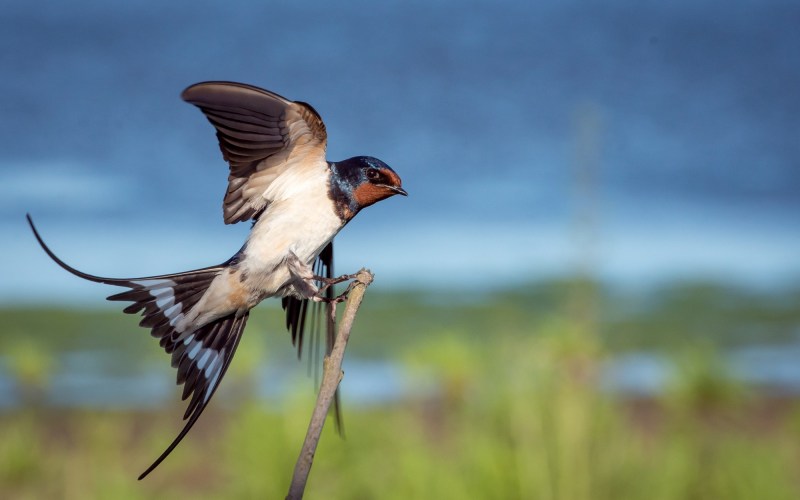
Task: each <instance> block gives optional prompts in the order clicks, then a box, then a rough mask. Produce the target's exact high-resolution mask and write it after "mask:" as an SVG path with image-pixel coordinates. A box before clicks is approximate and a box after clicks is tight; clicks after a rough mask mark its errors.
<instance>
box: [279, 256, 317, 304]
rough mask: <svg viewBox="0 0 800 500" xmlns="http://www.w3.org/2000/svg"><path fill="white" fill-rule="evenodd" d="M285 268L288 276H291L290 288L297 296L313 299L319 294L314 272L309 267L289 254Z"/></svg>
mask: <svg viewBox="0 0 800 500" xmlns="http://www.w3.org/2000/svg"><path fill="white" fill-rule="evenodd" d="M286 267H288V268H289V274H291V275H292V278H293V279H292V286H293V287H294V289H295V291H296V292H297V294H298V295H300V296H301V297H305V298H310V299H314V297H317V296H318V295H319V293H320V289H319V288H318V287H317V285H316V284H315V279H314V278H316V277H315V276H314V272H313V271H312V270H311V266H309V265H308V264H306V263H304V262H303V261H301V260H300V258H299V257H298V256H297V255H295V254H294V252H289V255H288V256H287V257H286Z"/></svg>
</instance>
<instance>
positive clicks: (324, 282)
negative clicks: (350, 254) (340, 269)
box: [312, 274, 356, 293]
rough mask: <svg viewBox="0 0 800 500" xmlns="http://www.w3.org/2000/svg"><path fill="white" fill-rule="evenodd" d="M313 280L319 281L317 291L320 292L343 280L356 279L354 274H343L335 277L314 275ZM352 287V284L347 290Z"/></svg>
mask: <svg viewBox="0 0 800 500" xmlns="http://www.w3.org/2000/svg"><path fill="white" fill-rule="evenodd" d="M312 279H313V280H314V281H316V282H318V283H321V285H320V286H319V292H320V293H322V292H324V291H325V290H327V289H328V288H330V287H332V286H333V285H338V284H339V283H344V282H345V281H351V280H354V279H356V275H355V274H343V275H341V276H338V277H336V278H326V277H325V276H317V275H314V277H313V278H312ZM351 287H352V284H351V285H350V286H349V287H348V290H349V289H350V288H351Z"/></svg>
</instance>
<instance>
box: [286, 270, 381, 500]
mask: <svg viewBox="0 0 800 500" xmlns="http://www.w3.org/2000/svg"><path fill="white" fill-rule="evenodd" d="M373 278H374V276H373V274H372V273H371V272H370V271H368V270H367V269H362V270H360V271H359V272H358V273H356V274H354V275H353V274H351V275H345V276H340V277H339V278H325V279H323V280H320V281H321V282H322V283H323V288H321V289H320V291H323V290H324V289H325V288H327V287H329V286H331V285H334V284H336V283H342V282H344V281H348V280H352V281H351V283H350V285H349V286H348V287H347V290H345V292H344V293H342V294H341V295H339V296H338V297H335V298H334V299H332V300H330V301H327V302H329V303H330V308H331V315H333V316H335V314H336V304H337V303H338V302H342V301H345V300H347V306H346V307H345V310H344V314H343V315H342V321H341V323H340V324H339V333H338V335H337V336H336V342H335V343H334V345H333V350H332V351H331V353H330V355H328V356H326V357H325V360H324V364H323V373H322V384H321V385H320V388H319V394H318V395H317V404H316V406H315V407H314V412H313V413H312V414H311V422H309V424H308V431H307V432H306V438H305V441H303V448H302V449H301V450H300V456H299V457H298V458H297V463H296V464H295V467H294V474H293V475H292V483H291V485H290V486H289V494H288V495H286V498H287V500H297V499H300V498H303V492H304V491H305V488H306V482H307V481H308V474H309V472H310V471H311V464H312V462H313V461H314V453H316V450H317V444H318V443H319V438H320V435H321V434H322V427H323V425H324V424H325V417H326V416H327V415H328V410H329V409H330V407H331V403H333V398H334V395H335V394H336V389H337V388H338V387H339V382H340V381H341V380H342V377H343V372H342V360H343V359H344V351H345V349H346V348H347V342H348V340H349V339H350V329H351V328H352V327H353V321H355V318H356V313H357V312H358V308H359V307H360V306H361V301H362V299H363V298H364V292H366V290H367V287H368V286H369V285H370V284H371V283H372V280H373ZM315 279H316V277H315ZM337 280H338V281H337Z"/></svg>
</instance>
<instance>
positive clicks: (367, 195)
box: [331, 156, 408, 220]
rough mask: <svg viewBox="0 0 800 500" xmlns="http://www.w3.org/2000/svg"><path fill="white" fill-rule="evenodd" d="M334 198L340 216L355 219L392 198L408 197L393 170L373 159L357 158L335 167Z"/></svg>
mask: <svg viewBox="0 0 800 500" xmlns="http://www.w3.org/2000/svg"><path fill="white" fill-rule="evenodd" d="M331 170H332V174H333V175H332V177H331V197H332V198H333V201H334V203H336V205H337V207H340V208H339V209H340V216H342V217H343V218H344V219H348V220H349V219H351V218H352V217H353V216H355V214H356V213H358V211H359V210H361V209H362V208H366V207H368V206H370V205H372V204H374V203H377V202H379V201H381V200H385V199H386V198H389V197H390V196H394V195H396V194H402V195H403V196H408V193H406V190H405V189H403V187H402V181H401V180H400V176H398V175H397V174H396V173H395V171H394V170H392V168H391V167H390V166H389V165H387V164H385V163H384V162H382V161H381V160H379V159H377V158H373V157H371V156H356V157H353V158H348V159H347V160H343V161H340V162H336V163H333V164H331Z"/></svg>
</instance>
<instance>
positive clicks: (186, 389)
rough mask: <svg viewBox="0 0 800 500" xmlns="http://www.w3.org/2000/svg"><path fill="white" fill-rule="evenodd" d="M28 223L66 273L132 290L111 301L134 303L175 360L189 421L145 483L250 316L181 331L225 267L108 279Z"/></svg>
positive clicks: (202, 400) (206, 397) (198, 406)
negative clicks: (65, 257)
mask: <svg viewBox="0 0 800 500" xmlns="http://www.w3.org/2000/svg"><path fill="white" fill-rule="evenodd" d="M28 223H29V224H30V226H31V229H32V230H33V234H34V236H36V239H37V241H38V242H39V244H40V245H41V246H42V248H43V249H44V251H45V252H46V253H47V255H48V256H50V258H51V259H53V261H55V263H56V264H58V265H59V266H61V267H62V268H64V269H65V270H67V271H69V272H70V273H72V274H74V275H76V276H78V277H80V278H83V279H86V280H89V281H94V282H97V283H105V284H107V285H115V286H122V287H127V288H129V290H126V291H124V292H122V293H118V294H116V295H112V296H110V297H108V300H113V301H130V302H132V304H131V305H129V306H128V307H126V308H125V309H124V312H125V313H128V314H135V313H138V312H141V313H142V316H143V317H142V321H141V322H140V323H139V325H140V326H144V327H147V328H150V329H151V334H152V335H153V337H156V338H158V339H160V340H159V343H160V345H161V347H163V348H164V350H165V351H166V352H167V354H171V355H172V366H173V367H174V368H177V369H178V378H177V383H178V384H183V395H182V399H184V400H186V399H187V398H188V397H189V396H190V395H191V400H190V401H189V406H188V407H187V409H186V413H185V414H184V416H183V419H184V420H187V419H188V421H187V422H186V425H185V426H184V428H183V430H181V432H180V434H178V437H177V438H175V440H174V441H173V442H172V444H170V445H169V447H168V448H167V449H166V451H164V453H162V454H161V456H160V457H158V459H157V460H156V461H155V462H154V463H153V465H151V466H150V467H148V469H147V470H146V471H145V472H144V473H142V475H141V476H139V479H142V478H143V477H145V476H146V475H147V474H149V473H150V472H151V471H152V470H153V469H155V468H156V467H157V466H158V465H159V464H160V463H161V462H162V461H163V460H164V459H165V458H166V457H167V455H169V454H170V452H172V450H173V449H175V447H176V446H177V445H178V443H180V442H181V440H182V439H183V438H184V436H186V434H187V433H188V432H189V430H190V429H191V428H192V426H193V425H194V423H195V422H196V421H197V419H198V418H199V417H200V415H201V414H202V413H203V410H204V409H205V407H206V405H208V402H209V401H210V400H211V396H213V395H214V392H215V391H216V390H217V387H218V386H219V383H220V381H221V380H222V378H223V377H224V376H225V372H226V371H227V369H228V366H229V365H230V362H231V359H233V354H234V353H235V352H236V347H237V346H238V345H239V340H240V339H241V337H242V332H243V331H244V326H245V323H247V317H248V315H247V314H244V315H240V316H235V315H230V316H226V317H224V318H220V319H218V320H216V321H213V322H211V323H209V324H207V325H204V326H202V327H201V328H199V329H197V330H194V331H188V332H179V331H177V330H176V329H175V325H176V324H177V323H178V321H179V320H180V318H181V317H182V316H183V315H184V314H185V313H188V311H189V310H190V309H191V308H192V307H194V305H195V304H197V302H198V301H199V300H200V297H202V295H203V293H204V292H205V291H206V290H207V289H208V286H209V285H210V284H211V282H212V281H213V279H214V278H215V277H216V276H217V275H218V274H219V273H220V272H221V271H222V270H224V269H225V265H222V266H214V267H208V268H205V269H198V270H195V271H188V272H185V273H177V274H165V275H161V276H149V277H144V278H125V279H119V278H103V277H100V276H94V275H91V274H87V273H84V272H82V271H79V270H77V269H75V268H73V267H71V266H70V265H68V264H67V263H65V262H64V261H62V260H61V259H60V258H58V256H56V254H55V253H53V251H52V250H50V248H49V247H48V246H47V245H46V244H45V242H44V240H42V237H41V236H40V235H39V232H38V231H37V230H36V226H34V225H33V220H31V217H30V215H29V216H28Z"/></svg>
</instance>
